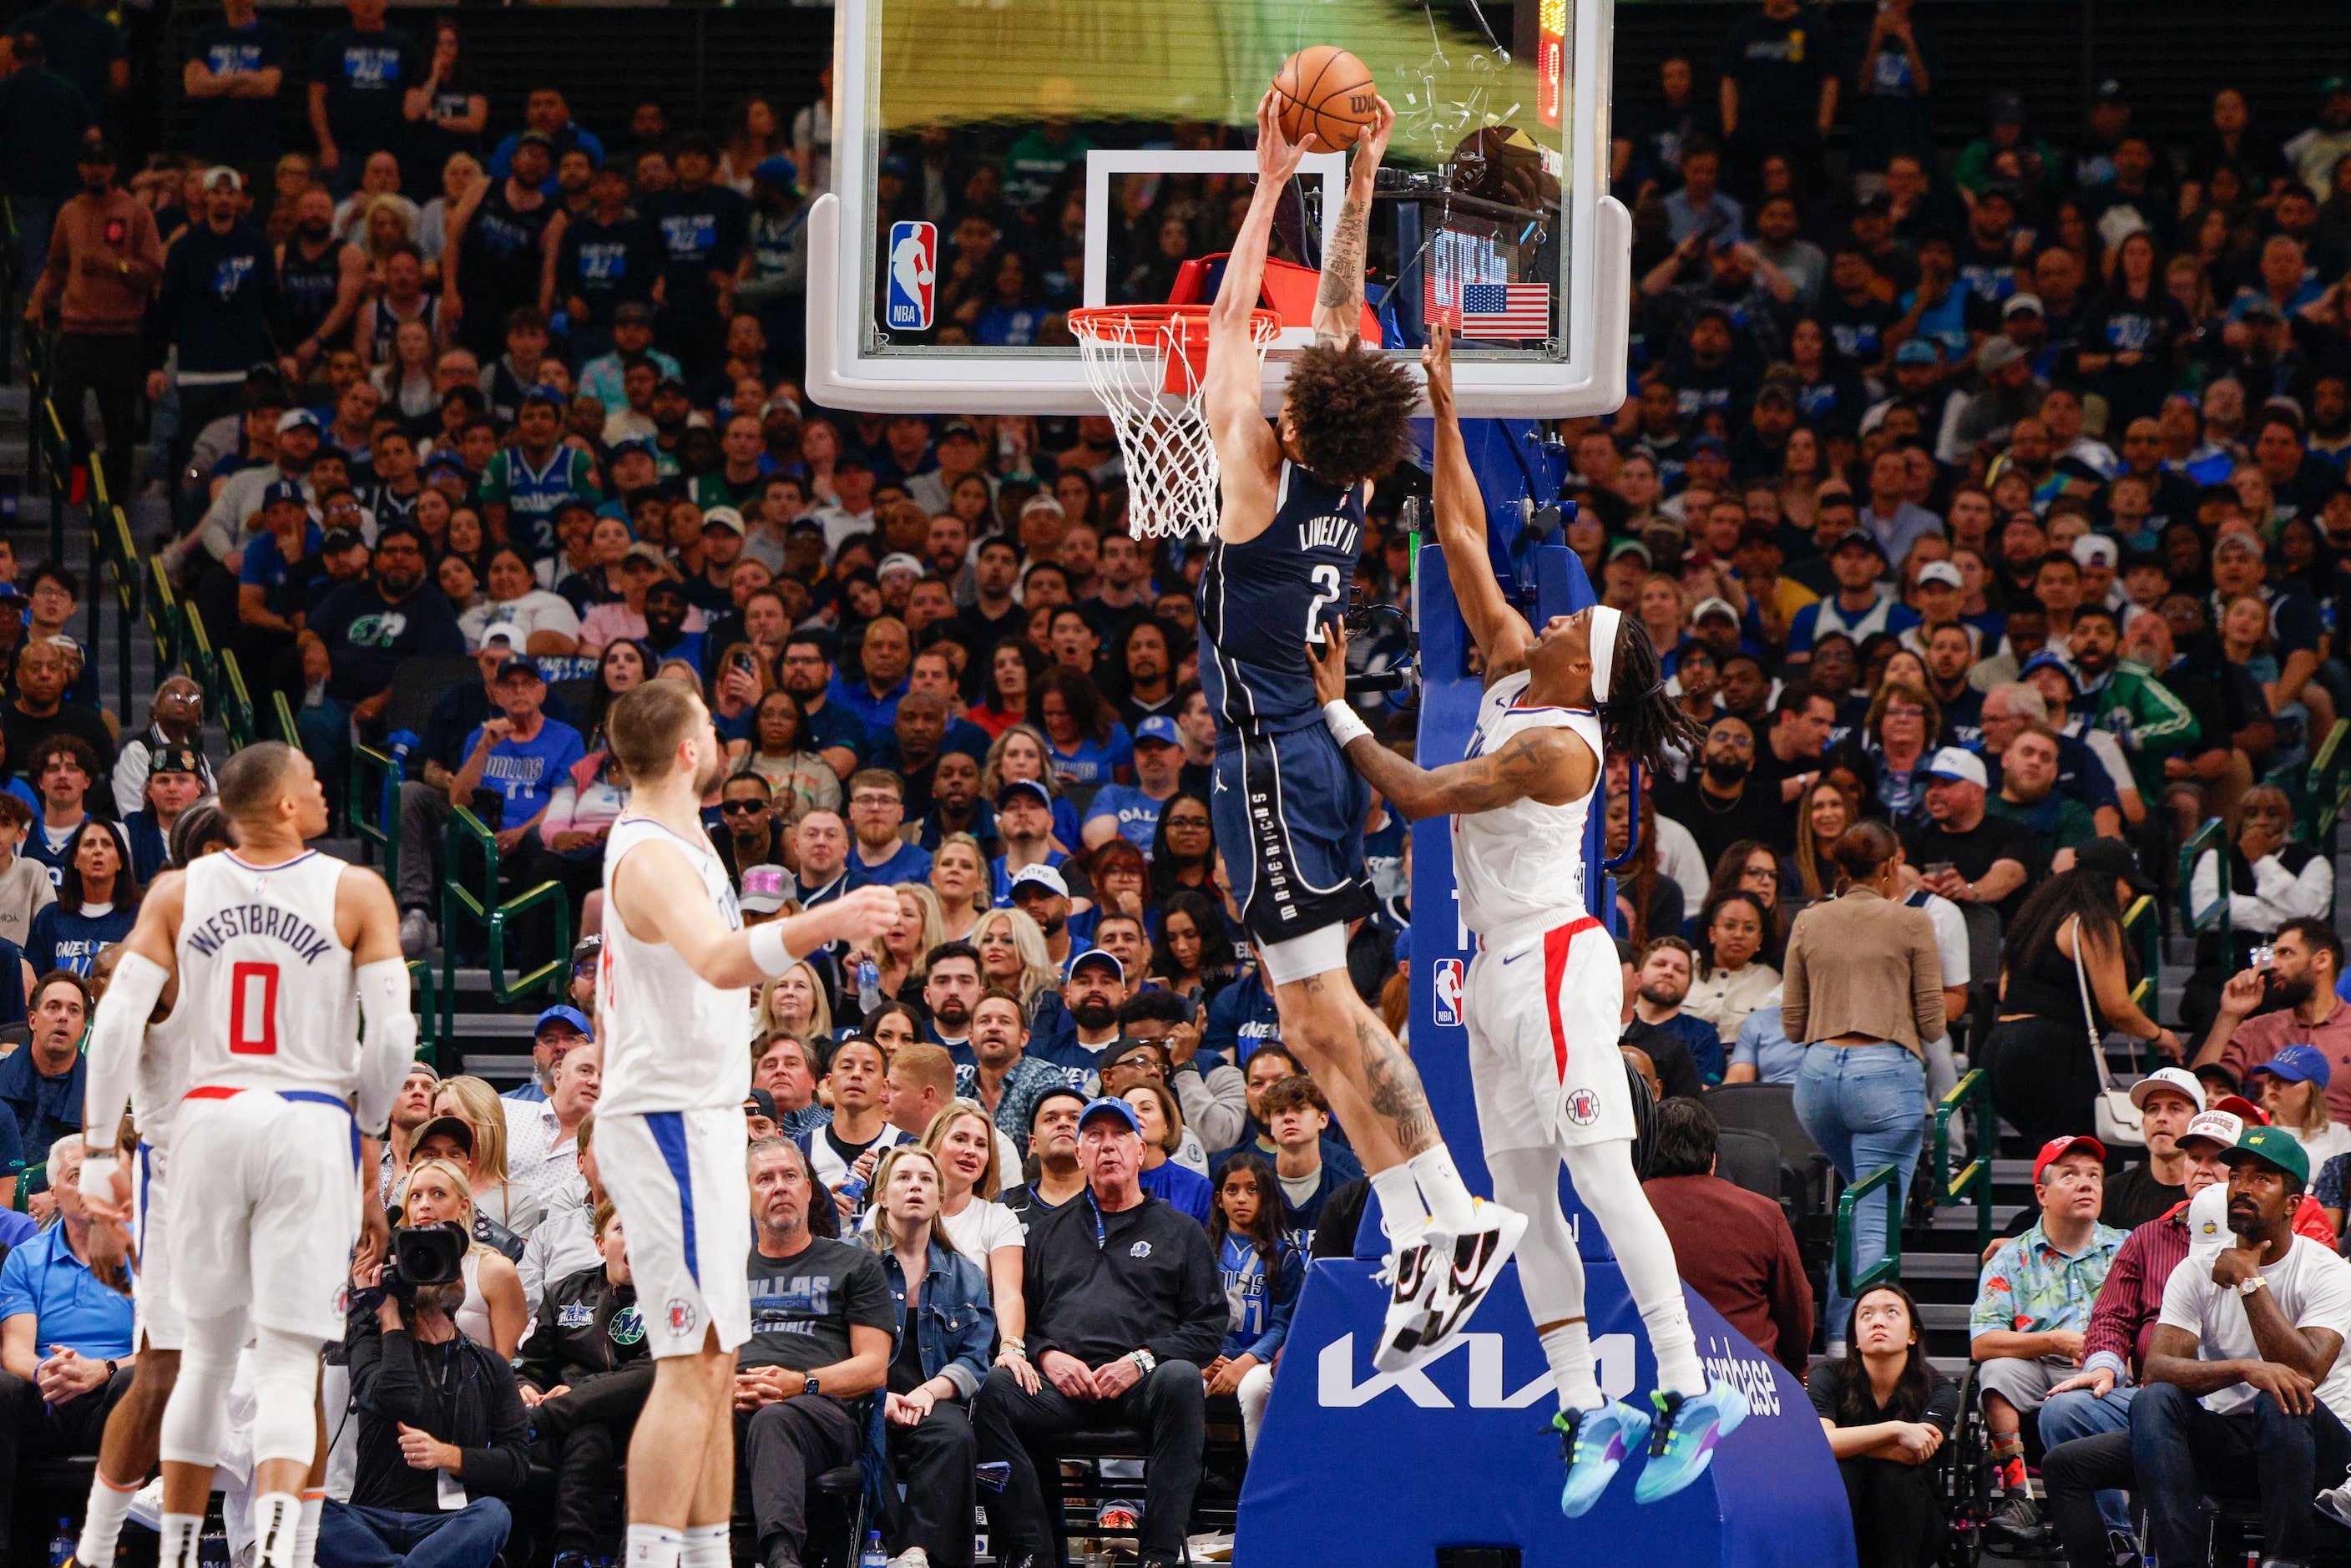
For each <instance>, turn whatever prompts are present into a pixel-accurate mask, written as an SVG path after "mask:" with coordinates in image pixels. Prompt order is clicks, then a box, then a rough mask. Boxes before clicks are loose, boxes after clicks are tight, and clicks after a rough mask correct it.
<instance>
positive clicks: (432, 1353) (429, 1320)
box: [318, 1178, 529, 1568]
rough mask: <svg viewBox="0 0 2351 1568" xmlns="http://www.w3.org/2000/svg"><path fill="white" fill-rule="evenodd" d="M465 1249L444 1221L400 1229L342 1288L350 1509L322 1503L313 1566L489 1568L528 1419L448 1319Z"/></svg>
mask: <svg viewBox="0 0 2351 1568" xmlns="http://www.w3.org/2000/svg"><path fill="white" fill-rule="evenodd" d="M412 1179H413V1178H412ZM472 1246H473V1239H472V1238H471V1237H470V1236H469V1235H467V1234H466V1231H465V1226H464V1225H463V1224H462V1223H459V1222H456V1221H447V1220H444V1221H439V1222H436V1223H434V1224H429V1225H403V1226H402V1228H400V1229H398V1230H396V1231H394V1232H393V1233H392V1255H391V1257H390V1259H389V1260H387V1261H386V1262H384V1263H383V1264H381V1265H379V1266H378V1267H377V1268H375V1269H371V1270H368V1271H367V1273H366V1274H365V1275H363V1276H356V1277H354V1279H353V1281H352V1283H353V1285H354V1286H355V1287H356V1289H354V1291H352V1295H351V1309H350V1333H349V1336H348V1338H347V1340H346V1342H345V1343H346V1344H347V1346H348V1349H349V1353H350V1375H351V1403H352V1405H353V1406H354V1407H355V1409H356V1411H357V1414H358V1419H359V1424H360V1431H359V1460H358V1466H357V1470H356V1474H355V1477H354V1479H353V1483H352V1487H351V1495H350V1501H348V1502H340V1501H337V1500H332V1499H329V1500H328V1502H327V1506H326V1512H325V1514H324V1516H323V1517H322V1518H321V1519H320V1521H319V1555H318V1561H319V1568H382V1565H383V1564H385V1563H399V1562H402V1561H403V1560H406V1559H408V1558H410V1557H412V1556H419V1555H421V1556H426V1557H429V1559H430V1560H431V1562H432V1563H433V1564H434V1568H489V1564H490V1563H491V1562H492V1561H493V1560H495V1559H496V1556H497V1554H498V1550H499V1548H500V1547H502V1546H504V1545H505V1544H506V1540H507V1531H508V1529H509V1528H510V1527H511V1525H512V1523H513V1521H512V1519H511V1517H510V1516H509V1514H508V1513H507V1505H506V1503H505V1501H503V1499H506V1498H508V1497H512V1496H514V1495H516V1494H517V1493H518V1492H520V1491H521V1490H522V1488H523V1485H524V1482H525V1479H526V1478H527V1476H528V1466H529V1458H528V1414H527V1412H526V1410H525V1408H524V1406H523V1402H522V1396H521V1395H520V1394H519V1393H518V1392H517V1389H516V1386H515V1376H514V1373H513V1371H512V1369H511V1368H509V1367H508V1366H507V1364H506V1362H505V1360H504V1359H503V1358H501V1357H500V1356H499V1355H498V1354H497V1352H496V1350H494V1349H491V1348H489V1347H487V1346H485V1345H480V1344H476V1343H475V1342H474V1341H472V1340H471V1339H468V1338H467V1337H466V1336H465V1333H464V1332H463V1331H462V1330H460V1329H459V1328H458V1327H457V1324H456V1322H455V1317H454V1316H453V1314H454V1313H455V1312H456V1310H457V1308H458V1307H459V1306H460V1305H462V1304H463V1303H464V1301H465V1255H466V1253H467V1252H468V1250H470V1249H471V1248H472ZM427 1541H430V1542H431V1543H432V1544H431V1546H430V1547H429V1548H427V1547H425V1545H424V1542H427Z"/></svg>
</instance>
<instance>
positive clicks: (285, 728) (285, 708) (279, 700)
mask: <svg viewBox="0 0 2351 1568" xmlns="http://www.w3.org/2000/svg"><path fill="white" fill-rule="evenodd" d="M269 708H270V716H271V717H273V718H275V719H276V720H277V738H278V739H280V740H282V741H284V742H285V743H286V744H287V745H288V746H290V747H293V748H294V749H295V750H297V751H299V750H301V749H302V732H301V731H300V730H298V729H297V728H295V727H294V709H293V706H292V705H291V704H289V703H287V700H286V694H285V693H284V692H282V691H277V690H274V689H273V690H272V691H271V692H270V694H269Z"/></svg>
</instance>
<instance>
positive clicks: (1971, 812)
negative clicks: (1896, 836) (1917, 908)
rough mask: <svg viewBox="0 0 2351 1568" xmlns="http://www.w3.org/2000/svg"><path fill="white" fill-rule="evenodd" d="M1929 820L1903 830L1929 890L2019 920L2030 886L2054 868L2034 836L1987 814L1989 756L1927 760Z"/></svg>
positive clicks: (1948, 754)
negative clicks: (1986, 763)
mask: <svg viewBox="0 0 2351 1568" xmlns="http://www.w3.org/2000/svg"><path fill="white" fill-rule="evenodd" d="M1921 771H1922V772H1923V773H1924V774H1925V777H1926V791H1925V794H1926V808H1927V816H1928V822H1927V823H1926V825H1924V826H1912V827H1906V828H1904V829H1903V831H1902V850H1903V853H1904V854H1905V855H1906V856H1907V859H1908V861H1909V863H1910V864H1911V865H1912V866H1915V867H1916V868H1917V870H1918V872H1919V873H1920V877H1919V880H1920V881H1921V882H1922V883H1925V885H1926V887H1927V889H1928V891H1929V892H1932V893H1937V894H1941V895H1942V896H1943V897H1945V898H1948V899H1949V900H1950V901H1951V902H1952V903H1954V904H1990V905H1991V906H1992V907H1993V908H1995V909H1997V910H1999V911H2000V912H2001V920H2002V921H2003V923H2005V922H2006V921H2010V920H2013V919H2014V918H2015V917H2016V911H2017V910H2018V909H2019V908H2020V907H2022V904H2023V903H2024V893H2025V888H2026V883H2027V882H2028V881H2029V880H2031V879H2032V878H2034V877H2037V876H2039V875H2041V874H2043V873H2045V872H2047V870H2048V869H2049V867H2048V863H2047V862H2045V861H2043V859H2042V858H2041V856H2040V853H2039V852H2038V850H2037V848H2036V846H2035V845H2034V844H2033V842H2032V836H2031V834H2029V833H2028V832H2026V831H2025V830H2024V829H2022V828H2021V827H2019V826H2017V825H2016V824H2015V823H2014V822H2011V821H2007V820H2006V819H2004V818H2000V817H1994V816H1991V815H1988V814H1987V813H1986V811H1985V810H1984V795H1985V790H1984V781H1985V779H1986V777H1987V776H1986V774H1985V772H1984V765H1983V759H1982V758H1980V757H1978V756H1976V754H1975V753H1973V752H1971V751H1962V750H1960V749H1959V747H1956V746H1947V747H1943V748H1942V749H1941V750H1939V751H1938V752H1936V753H1935V754H1934V756H1932V757H1931V758H1928V760H1927V764H1926V766H1925V768H1923V769H1922V770H1921Z"/></svg>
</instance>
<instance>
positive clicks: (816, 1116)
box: [751, 1031, 962, 1143]
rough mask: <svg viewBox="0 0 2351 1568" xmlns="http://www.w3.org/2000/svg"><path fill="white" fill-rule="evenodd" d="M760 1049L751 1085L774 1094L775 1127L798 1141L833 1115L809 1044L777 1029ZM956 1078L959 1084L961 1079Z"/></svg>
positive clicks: (752, 1064) (754, 1063)
mask: <svg viewBox="0 0 2351 1568" xmlns="http://www.w3.org/2000/svg"><path fill="white" fill-rule="evenodd" d="M758 1052H759V1054H758V1057H757V1058H756V1059H755V1060H754V1061H752V1063H751V1087H752V1088H754V1089H764V1090H766V1091H767V1092H768V1093H769V1094H770V1095H772V1096H773V1097H774V1099H775V1102H776V1130H777V1131H778V1133H780V1134H783V1135H784V1136H785V1137H787V1138H789V1139H791V1140H792V1141H793V1142H795V1143H797V1142H799V1139H800V1137H801V1135H802V1134H806V1133H807V1132H808V1131H809V1130H810V1129H811V1128H814V1127H820V1126H822V1125H823V1124H825V1122H826V1121H828V1120H830V1119H831V1115H832V1113H831V1110H830V1109H829V1108H827V1107H826V1106H823V1105H820V1104H819V1103H817V1097H816V1073H815V1072H814V1071H812V1070H811V1069H810V1066H809V1051H808V1047H807V1045H806V1044H804V1043H803V1042H802V1041H801V1040H800V1039H799V1037H798V1036H797V1035H790V1034H785V1033H782V1032H780V1031H778V1032H777V1033H774V1034H770V1035H768V1037H767V1039H766V1040H764V1041H762V1042H761V1044H760V1045H759V1047H758ZM956 1082H957V1083H958V1085H960V1083H961V1082H962V1081H961V1080H960V1079H957V1081H956ZM957 1092H958V1093H960V1092H961V1089H960V1087H958V1089H957Z"/></svg>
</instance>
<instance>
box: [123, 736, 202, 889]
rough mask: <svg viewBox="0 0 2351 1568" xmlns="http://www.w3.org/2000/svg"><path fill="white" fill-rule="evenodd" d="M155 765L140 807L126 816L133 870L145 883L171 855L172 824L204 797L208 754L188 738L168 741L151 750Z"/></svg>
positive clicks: (149, 772)
mask: <svg viewBox="0 0 2351 1568" xmlns="http://www.w3.org/2000/svg"><path fill="white" fill-rule="evenodd" d="M150 755H151V757H152V766H151V767H150V768H149V769H148V773H147V779H146V783H145V784H144V785H143V786H142V787H141V790H140V794H141V798H142V800H143V801H144V804H142V805H141V807H140V808H139V810H136V811H133V812H131V815H130V816H128V817H126V818H124V819H123V822H122V826H123V831H124V832H125V834H126V836H127V837H128V838H129V839H130V841H131V875H132V876H134V877H135V878H137V879H138V882H139V884H140V885H141V887H144V886H145V885H146V884H147V883H151V882H152V881H154V880H155V873H157V872H159V871H162V869H163V862H164V861H165V860H166V859H168V858H169V857H170V841H171V837H172V823H174V822H176V821H179V820H180V813H181V812H183V811H184V810H187V809H188V808H189V807H191V806H193V805H194V804H195V803H196V802H197V801H198V800H201V799H203V797H204V754H203V753H201V752H199V751H198V750H197V749H196V748H195V747H193V746H190V745H188V744H187V743H186V742H184V741H176V740H175V741H167V742H165V743H164V744H162V745H161V746H158V747H155V749H154V750H153V751H152V753H151V754H150Z"/></svg>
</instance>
